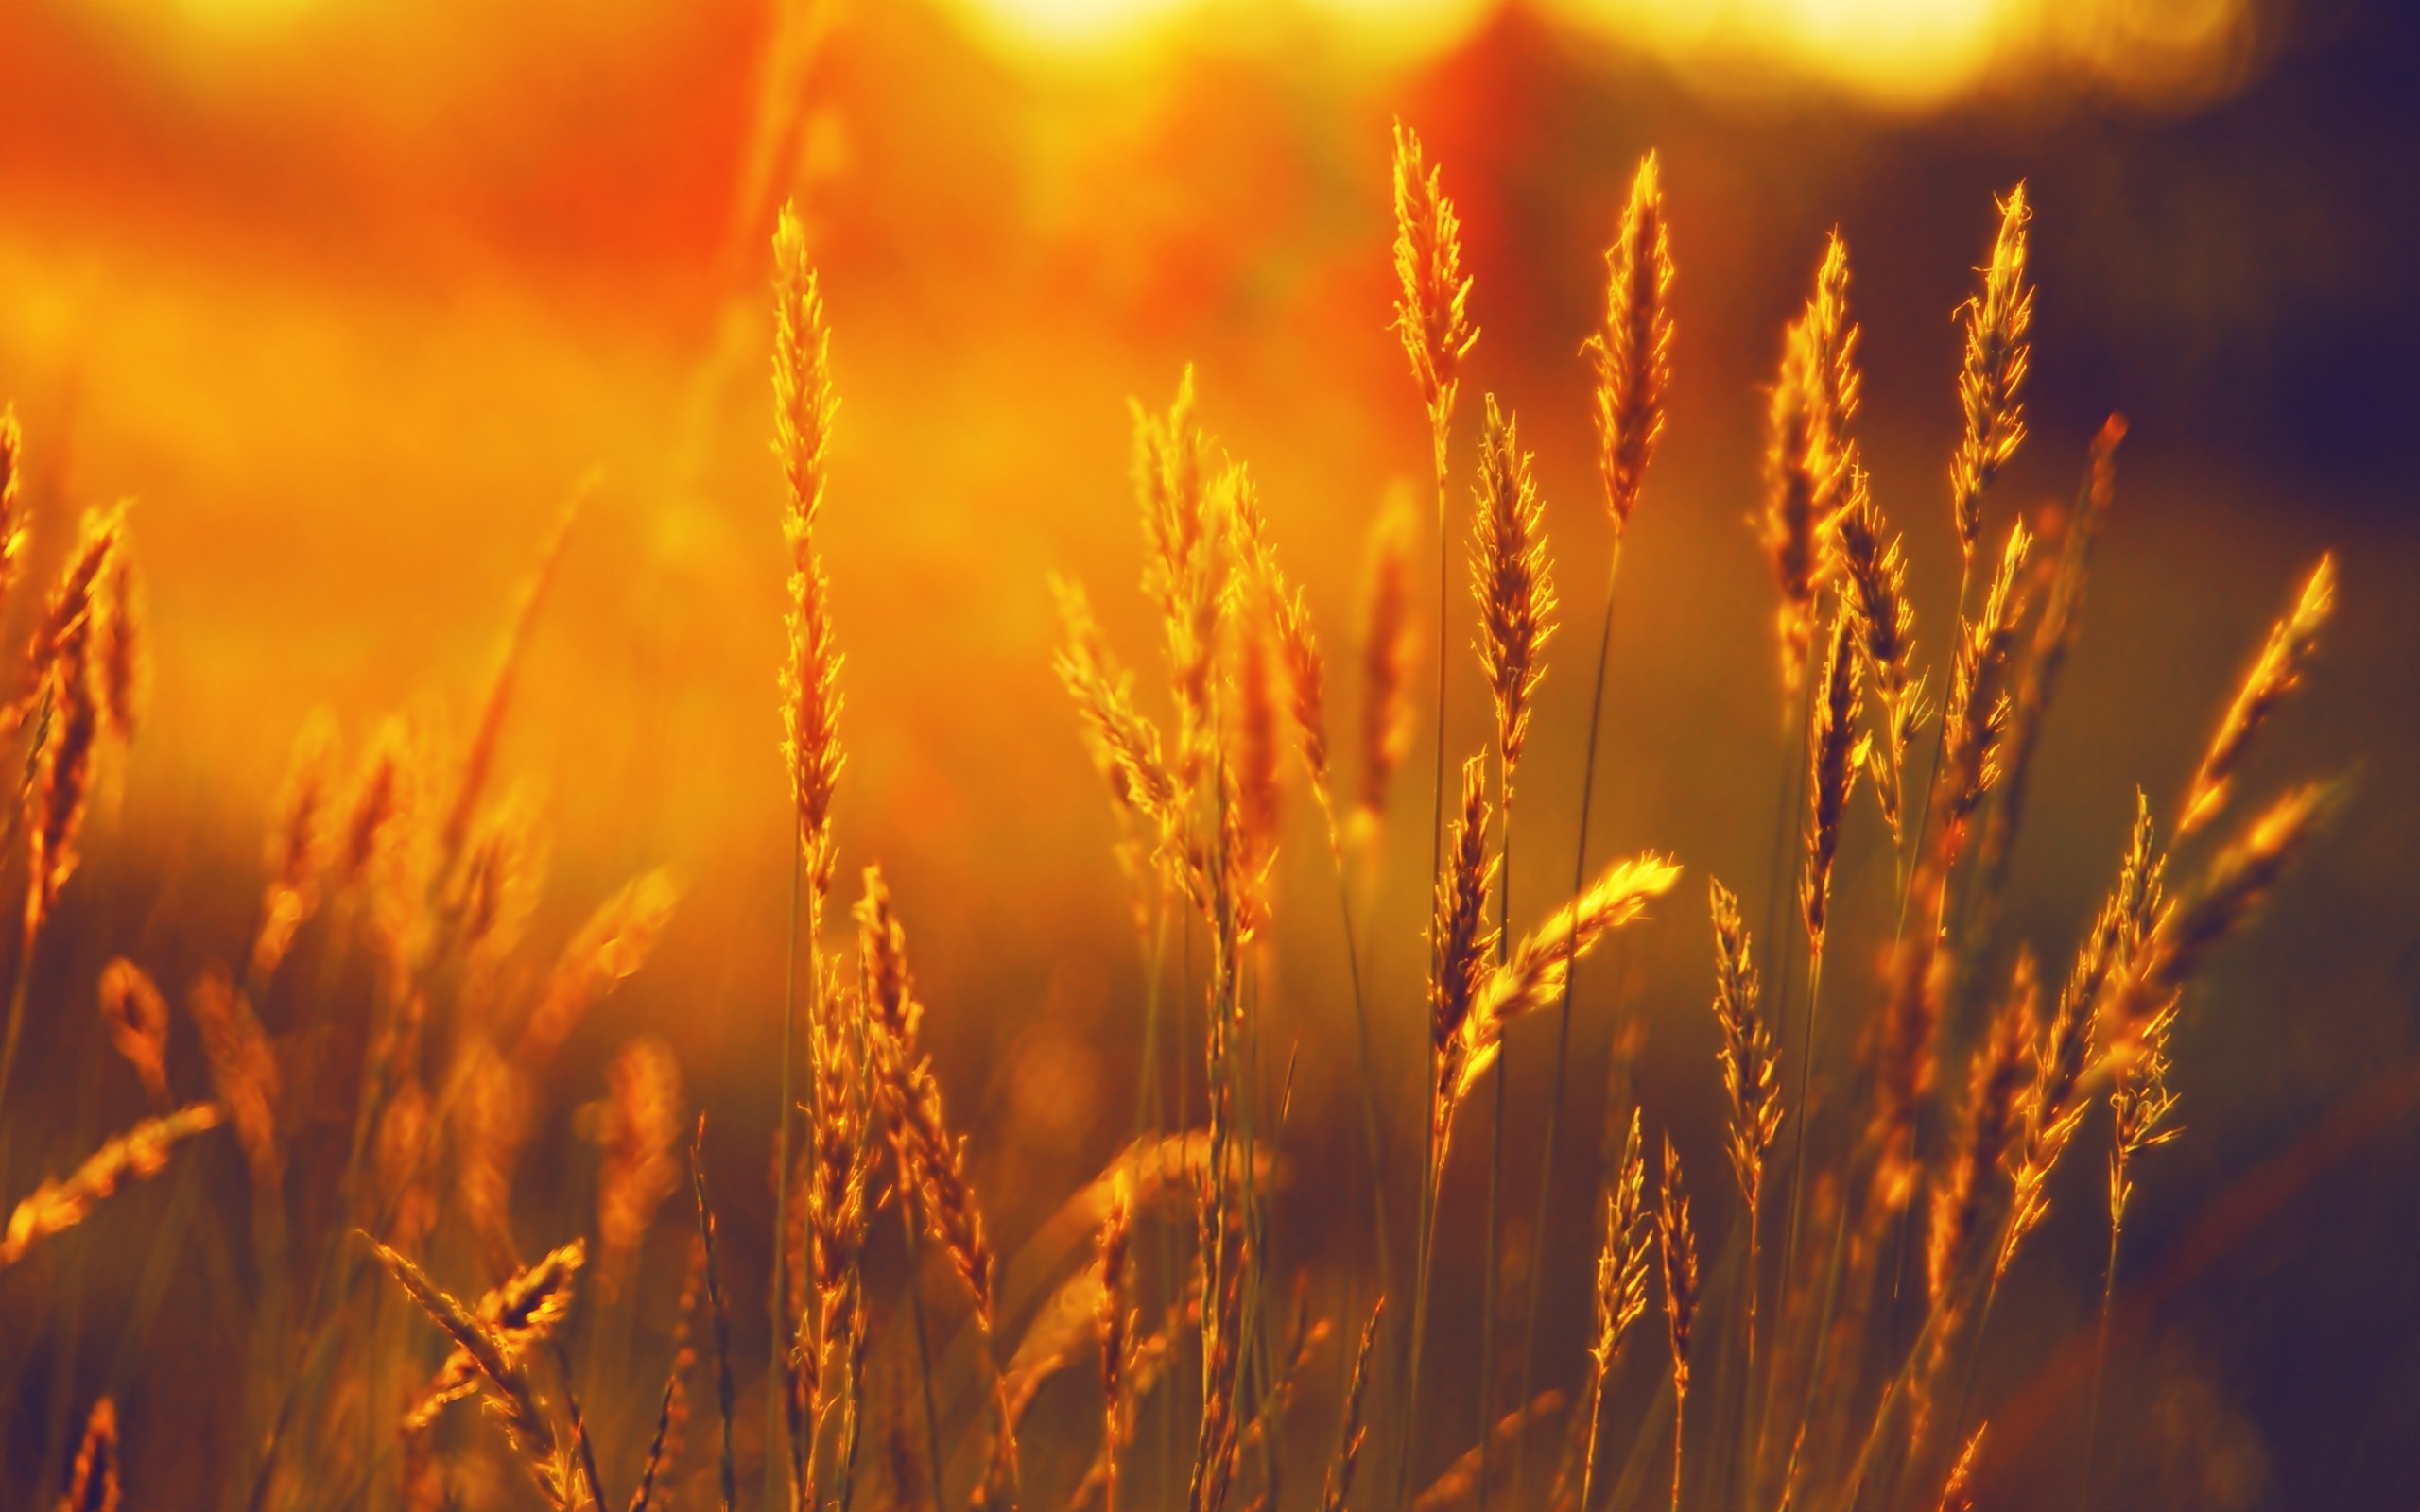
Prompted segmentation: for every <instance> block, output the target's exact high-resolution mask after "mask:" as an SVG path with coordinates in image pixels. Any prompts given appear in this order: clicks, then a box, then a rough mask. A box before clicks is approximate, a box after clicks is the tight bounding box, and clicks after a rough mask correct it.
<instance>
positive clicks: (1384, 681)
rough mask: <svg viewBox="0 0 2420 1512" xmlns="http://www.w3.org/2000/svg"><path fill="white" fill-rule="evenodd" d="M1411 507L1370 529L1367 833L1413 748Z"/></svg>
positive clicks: (1365, 652)
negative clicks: (1389, 785) (1388, 789)
mask: <svg viewBox="0 0 2420 1512" xmlns="http://www.w3.org/2000/svg"><path fill="white" fill-rule="evenodd" d="M1413 528H1414V527H1413V522H1412V512H1411V506H1410V504H1409V502H1408V501H1407V500H1406V499H1404V498H1402V497H1400V496H1398V497H1397V498H1396V499H1395V500H1394V501H1393V502H1392V503H1391V504H1389V505H1388V507H1387V508H1386V509H1385V511H1384V512H1383V513H1381V514H1380V515H1379V516H1378V519H1377V522H1376V523H1375V524H1374V525H1373V526H1372V527H1371V530H1370V567H1369V579H1370V587H1369V593H1368V596H1367V608H1366V610H1365V611H1364V614H1363V618H1362V630H1361V799H1360V803H1359V805H1358V813H1359V815H1360V816H1361V823H1362V826H1363V827H1364V828H1365V829H1370V830H1374V828H1375V827H1376V826H1377V825H1378V824H1379V823H1381V822H1382V821H1383V820H1384V819H1385V817H1386V812H1387V788H1388V784H1389V783H1390V782H1392V779H1393V777H1394V772H1395V768H1396V766H1398V765H1401V764H1402V762H1403V758H1404V754H1405V752H1407V751H1408V750H1409V749H1410V747H1411V651H1412V630H1411V547H1412V536H1413Z"/></svg>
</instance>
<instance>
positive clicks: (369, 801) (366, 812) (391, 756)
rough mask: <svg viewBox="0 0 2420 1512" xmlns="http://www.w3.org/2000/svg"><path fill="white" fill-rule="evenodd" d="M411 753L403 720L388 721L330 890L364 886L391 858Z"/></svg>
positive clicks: (364, 776) (341, 839) (362, 781)
mask: <svg viewBox="0 0 2420 1512" xmlns="http://www.w3.org/2000/svg"><path fill="white" fill-rule="evenodd" d="M410 747H411V736H410V733H409V731H408V730H407V729H406V726H405V724H404V722H403V721H402V720H401V719H398V718H389V719H388V720H386V721H384V722H383V723H381V724H380V725H379V727H378V729H377V731H376V732H375V733H374V734H372V736H371V739H370V746H369V748H368V749H367V750H365V751H364V752H363V753H362V758H361V770H360V775H359V776H357V777H356V778H355V779H354V784H353V799H352V803H351V806H350V807H349V808H348V809H347V810H346V812H345V816H344V826H343V829H342V830H341V831H340V832H339V833H338V835H337V846H336V855H335V857H334V858H333V860H332V861H331V862H330V865H329V868H328V880H329V885H330V886H331V887H333V888H337V889H345V888H351V887H355V886H358V885H361V884H362V883H363V882H364V881H365V880H366V879H368V878H369V877H370V876H371V874H372V869H373V868H375V867H376V866H377V865H378V864H379V863H380V861H381V860H382V859H385V858H387V857H389V856H390V855H391V854H392V851H393V848H394V845H395V843H396V841H397V839H398V838H399V837H400V833H401V826H400V824H399V823H398V821H399V820H400V819H401V818H402V817H403V816H404V813H405V799H406V776H407V768H408V764H409V758H410Z"/></svg>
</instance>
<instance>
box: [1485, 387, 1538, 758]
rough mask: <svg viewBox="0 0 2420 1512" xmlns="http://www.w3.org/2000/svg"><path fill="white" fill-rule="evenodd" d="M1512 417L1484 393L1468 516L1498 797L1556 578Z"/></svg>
mask: <svg viewBox="0 0 2420 1512" xmlns="http://www.w3.org/2000/svg"><path fill="white" fill-rule="evenodd" d="M1477 505H1478V507H1477V508H1476V510H1474V512H1473V515H1472V522H1471V524H1472V529H1473V532H1474V535H1475V540H1474V542H1473V550H1472V553H1471V594H1472V596H1473V597H1475V598H1477V599H1478V612H1479V638H1478V660H1479V665H1480V666H1481V667H1482V668H1483V669H1484V670H1485V671H1486V673H1487V683H1488V689H1489V691H1490V692H1491V693H1492V694H1493V695H1494V696H1495V741H1496V749H1497V750H1498V751H1499V752H1500V753H1501V755H1502V759H1503V763H1504V798H1505V801H1506V802H1508V803H1509V802H1510V801H1511V800H1512V793H1513V768H1514V767H1516V766H1518V765H1520V764H1521V747H1522V745H1523V743H1524V742H1525V741H1526V740H1527V739H1528V738H1529V732H1530V707H1531V705H1532V704H1533V703H1534V702H1535V700H1536V696H1537V687H1538V679H1540V678H1543V677H1544V676H1545V675H1546V663H1545V662H1544V660H1543V657H1544V653H1545V651H1546V644H1547V641H1548V640H1550V639H1552V637H1553V635H1554V610H1555V600H1554V578H1553V569H1552V565H1551V563H1550V562H1549V561H1548V560H1547V532H1546V506H1545V504H1544V503H1543V502H1542V501H1541V500H1540V499H1539V498H1538V487H1537V481H1536V479H1535V478H1533V477H1532V476H1531V475H1530V455H1529V454H1528V453H1527V452H1524V451H1522V450H1521V437H1520V431H1519V427H1518V425H1517V422H1516V421H1514V420H1513V417H1512V416H1509V415H1506V414H1504V413H1503V412H1502V411H1500V410H1499V409H1497V407H1496V404H1495V395H1494V394H1490V395H1488V396H1487V419H1486V424H1485V426H1484V428H1483V429H1482V430H1481V431H1480V433H1479V449H1478V485H1477Z"/></svg>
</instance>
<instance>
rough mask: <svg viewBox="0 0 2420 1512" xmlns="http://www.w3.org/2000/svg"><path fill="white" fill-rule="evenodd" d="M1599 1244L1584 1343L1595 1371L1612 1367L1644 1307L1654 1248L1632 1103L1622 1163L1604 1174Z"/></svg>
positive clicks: (1644, 1167)
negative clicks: (1591, 1318)
mask: <svg viewBox="0 0 2420 1512" xmlns="http://www.w3.org/2000/svg"><path fill="white" fill-rule="evenodd" d="M1602 1207H1603V1210H1604V1236H1603V1243H1602V1245H1601V1246H1600V1247H1599V1250H1598V1252H1597V1280H1596V1310H1597V1311H1596V1327H1595V1328H1594V1330H1593V1331H1592V1332H1591V1335H1590V1342H1589V1345H1588V1354H1589V1358H1590V1359H1592V1360H1594V1361H1595V1362H1596V1365H1597V1370H1598V1373H1599V1375H1603V1374H1605V1373H1608V1372H1610V1371H1611V1370H1612V1369H1613V1367H1614V1357H1615V1355H1616V1353H1618V1352H1619V1350H1620V1349H1621V1343H1622V1337H1623V1335H1624V1334H1626V1333H1628V1332H1630V1326H1631V1325H1632V1324H1634V1323H1635V1322H1637V1321H1638V1319H1639V1316H1640V1314H1644V1313H1645V1312H1646V1311H1647V1273H1648V1269H1649V1263H1650V1257H1651V1255H1653V1253H1654V1252H1655V1243H1656V1236H1657V1232H1658V1230H1657V1226H1656V1220H1655V1215H1654V1214H1652V1213H1651V1212H1650V1211H1648V1207H1647V1145H1646V1143H1645V1142H1644V1141H1642V1140H1641V1139H1640V1138H1639V1127H1638V1109H1636V1108H1632V1109H1631V1114H1630V1134H1629V1136H1628V1138H1627V1139H1625V1140H1624V1142H1623V1143H1622V1155H1621V1163H1620V1164H1619V1165H1617V1166H1616V1167H1615V1168H1614V1170H1613V1171H1612V1172H1611V1173H1610V1174H1609V1175H1608V1177H1607V1179H1606V1182H1605V1194H1604V1201H1603V1203H1602Z"/></svg>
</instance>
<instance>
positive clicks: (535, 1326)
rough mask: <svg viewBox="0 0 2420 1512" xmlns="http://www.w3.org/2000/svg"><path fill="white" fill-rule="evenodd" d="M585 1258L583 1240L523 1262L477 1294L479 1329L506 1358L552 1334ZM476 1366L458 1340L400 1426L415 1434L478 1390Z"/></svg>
mask: <svg viewBox="0 0 2420 1512" xmlns="http://www.w3.org/2000/svg"><path fill="white" fill-rule="evenodd" d="M587 1259H588V1250H587V1246H586V1245H585V1244H584V1242H582V1241H580V1240H577V1239H575V1240H573V1241H572V1242H571V1243H570V1244H568V1245H565V1246H562V1248H560V1249H557V1250H553V1251H551V1252H550V1253H548V1254H546V1255H545V1256H544V1257H543V1258H542V1259H540V1260H539V1261H538V1263H535V1264H533V1265H525V1266H523V1267H522V1268H521V1269H520V1270H518V1271H515V1272H514V1273H513V1274H512V1275H511V1276H510V1277H509V1278H507V1279H506V1280H505V1282H504V1284H502V1285H500V1286H497V1287H495V1288H494V1289H493V1290H492V1291H490V1292H489V1293H487V1295H485V1296H484V1297H480V1298H479V1304H478V1306H477V1307H476V1308H475V1309H473V1310H472V1314H471V1315H472V1316H473V1317H475V1319H477V1321H478V1322H479V1324H480V1326H481V1328H482V1329H483V1330H484V1331H485V1332H487V1333H488V1334H489V1335H490V1336H491V1337H493V1340H494V1342H495V1344H496V1346H497V1347H498V1349H501V1350H502V1351H503V1352H504V1353H505V1354H506V1355H507V1356H508V1357H510V1356H514V1355H520V1354H525V1353H527V1351H528V1350H529V1349H530V1348H531V1347H532V1346H534V1345H537V1344H541V1343H544V1341H545V1340H546V1339H547V1338H549V1337H550V1336H552V1335H553V1333H554V1332H555V1328H556V1326H557V1325H558V1324H560V1323H562V1320H563V1319H564V1318H566V1317H568V1316H570V1315H571V1293H572V1281H573V1280H574V1278H576V1277H577V1276H578V1275H579V1268H580V1266H581V1264H582V1263H585V1262H586V1260H587ZM480 1379H481V1376H480V1368H479V1363H478V1361H477V1360H475V1359H474V1358H473V1357H472V1354H471V1351H470V1350H469V1349H466V1348H464V1347H463V1346H462V1345H461V1344H459V1343H457V1344H456V1345H455V1347H454V1348H453V1349H451V1350H450V1351H448V1352H447V1354H446V1356H445V1363H444V1364H442V1365H441V1366H438V1369H437V1374H436V1375H435V1376H433V1377H431V1378H430V1380H429V1383H428V1385H427V1386H426V1387H425V1388H424V1389H423V1391H422V1393H421V1400H419V1402H417V1403H416V1404H415V1405H414V1406H413V1407H412V1409H411V1411H410V1412H408V1413H406V1414H405V1415H404V1430H405V1432H406V1433H415V1432H418V1431H420V1430H421V1429H423V1428H426V1427H427V1426H429V1425H430V1424H431V1423H434V1422H435V1421H436V1420H437V1416H438V1414H439V1413H440V1412H441V1411H443V1410H444V1408H445V1406H446V1404H447V1403H449V1402H455V1401H459V1400H462V1399H463V1398H464V1397H467V1396H469V1395H471V1394H472V1393H473V1392H475V1391H476V1390H478V1389H479V1381H480Z"/></svg>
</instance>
